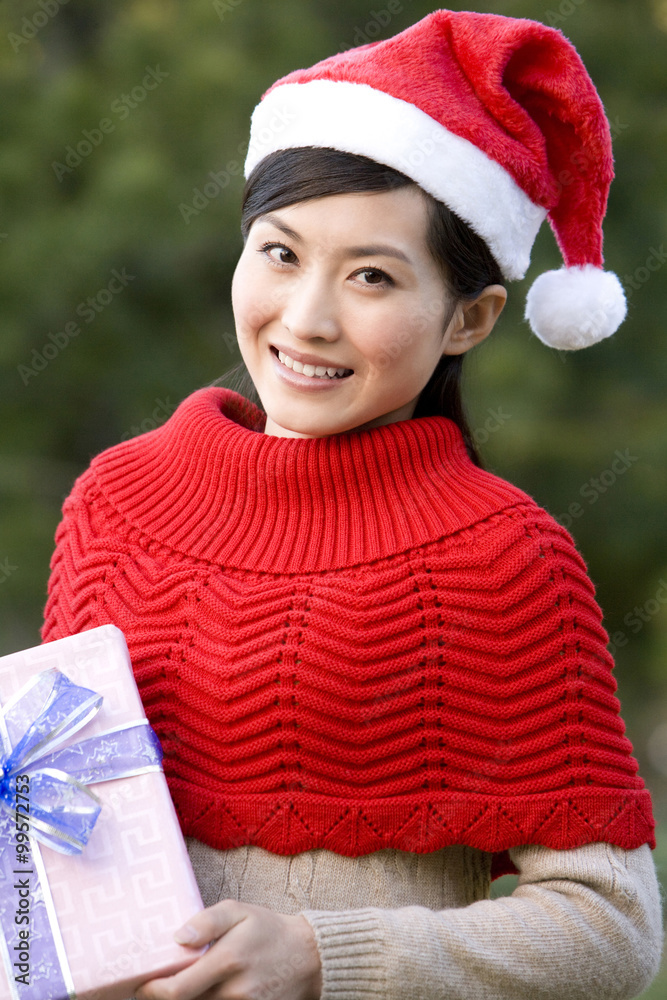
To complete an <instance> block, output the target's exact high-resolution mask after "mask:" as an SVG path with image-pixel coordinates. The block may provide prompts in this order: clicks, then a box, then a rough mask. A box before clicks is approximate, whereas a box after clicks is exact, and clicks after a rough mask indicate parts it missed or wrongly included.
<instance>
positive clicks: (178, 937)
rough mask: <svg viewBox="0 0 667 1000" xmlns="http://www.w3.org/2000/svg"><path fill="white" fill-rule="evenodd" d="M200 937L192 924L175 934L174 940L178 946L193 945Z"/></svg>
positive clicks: (185, 925)
mask: <svg viewBox="0 0 667 1000" xmlns="http://www.w3.org/2000/svg"><path fill="white" fill-rule="evenodd" d="M198 937H199V935H198V934H197V931H196V930H195V929H194V927H193V926H192V924H183V926H182V927H179V929H178V930H177V931H176V933H175V934H174V940H175V941H176V942H177V943H178V944H192V943H193V941H196V940H197V938H198Z"/></svg>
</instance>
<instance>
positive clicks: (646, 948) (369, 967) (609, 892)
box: [303, 843, 662, 1000]
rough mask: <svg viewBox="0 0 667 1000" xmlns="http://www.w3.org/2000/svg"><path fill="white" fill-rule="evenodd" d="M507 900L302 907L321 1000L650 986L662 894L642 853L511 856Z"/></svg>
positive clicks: (494, 996) (590, 998) (576, 997)
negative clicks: (512, 882)
mask: <svg viewBox="0 0 667 1000" xmlns="http://www.w3.org/2000/svg"><path fill="white" fill-rule="evenodd" d="M510 854H511V857H512V861H513V862H514V864H515V865H516V867H517V869H518V871H519V880H518V885H517V888H516V889H515V891H514V892H513V893H512V895H511V896H507V897H502V898H500V899H496V900H480V901H478V902H476V903H472V904H471V905H470V906H467V907H463V908H461V909H448V910H441V911H433V910H430V909H427V908H426V907H422V906H408V907H403V908H402V909H395V910H384V909H376V908H371V907H369V908H367V909H360V910H348V911H343V912H338V913H332V912H326V911H317V910H305V911H303V915H304V916H305V917H306V919H307V920H308V921H309V922H310V924H311V926H312V927H313V930H314V933H315V936H316V940H317V944H318V948H319V951H320V957H321V960H322V978H323V991H322V995H321V1000H371V998H378V1000H379V998H382V1000H403V998H405V996H406V984H409V987H408V988H407V992H409V995H410V997H411V1000H538V998H539V1000H596V998H599V1000H630V998H631V997H636V996H638V995H639V994H640V993H641V992H642V990H644V989H646V987H647V986H648V985H649V983H650V982H651V981H652V979H653V978H654V977H655V975H656V973H657V971H658V968H659V965H660V957H661V949H662V916H661V907H660V891H659V887H658V882H657V877H656V872H655V867H654V864H653V859H652V856H651V850H650V848H649V847H648V845H647V844H644V845H643V846H642V847H638V848H635V849H634V850H628V851H626V850H623V849H622V848H620V847H616V846H614V845H611V844H607V843H594V844H587V845H585V846H583V847H579V848H576V849H573V850H564V851H557V850H552V849H550V848H546V847H541V846H537V845H529V846H524V847H517V848H513V849H512V850H511V851H510Z"/></svg>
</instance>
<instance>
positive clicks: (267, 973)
mask: <svg viewBox="0 0 667 1000" xmlns="http://www.w3.org/2000/svg"><path fill="white" fill-rule="evenodd" d="M174 937H175V938H176V940H177V941H178V942H179V943H180V944H188V945H192V946H193V947H197V948H199V947H201V946H202V945H204V944H207V943H208V942H209V941H213V944H212V945H211V947H210V948H209V949H208V951H207V952H205V953H204V954H203V955H202V956H201V958H199V959H198V960H197V961H196V962H195V963H194V964H193V965H191V966H190V967H189V968H187V969H183V971H182V972H178V973H177V974H176V975H175V976H169V977H168V978H166V979H151V980H150V982H147V983H144V984H143V985H142V986H141V988H140V989H138V990H137V991H136V998H137V1000H193V998H194V997H202V998H206V1000H319V997H320V993H321V991H322V985H321V966H320V958H319V953H318V950H317V945H316V943H315V935H314V934H313V930H312V928H311V926H310V924H309V923H308V921H307V920H306V919H305V917H302V916H301V915H300V914H296V915H294V916H290V915H288V914H285V913H276V912H274V911H273V910H268V909H266V908H265V907H263V906H251V905H250V904H249V903H238V902H236V900H232V899H226V900H223V901H222V902H221V903H217V904H216V905H215V906H210V907H208V909H206V910H202V911H201V913H198V914H197V915H196V916H194V917H193V918H192V919H191V920H190V921H189V922H188V923H187V924H186V925H185V926H184V927H182V928H181V929H180V931H177V932H176V934H175V935H174Z"/></svg>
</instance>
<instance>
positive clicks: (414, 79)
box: [245, 10, 626, 350]
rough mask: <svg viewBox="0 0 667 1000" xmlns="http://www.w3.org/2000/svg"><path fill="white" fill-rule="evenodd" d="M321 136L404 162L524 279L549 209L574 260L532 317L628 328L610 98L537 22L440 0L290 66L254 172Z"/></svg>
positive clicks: (541, 282) (327, 143) (593, 329)
mask: <svg viewBox="0 0 667 1000" xmlns="http://www.w3.org/2000/svg"><path fill="white" fill-rule="evenodd" d="M303 146H321V147H329V148H333V149H337V150H343V151H344V152H348V153H357V154H360V155H363V156H367V157H370V158H371V159H373V160H376V161H377V162H379V163H384V164H386V165H387V166H390V167H394V168H395V169H396V170H399V171H401V173H404V174H407V176H408V177H410V178H412V180H414V181H416V183H417V184H419V185H420V186H421V187H422V188H423V189H424V190H425V191H427V192H428V193H429V194H431V195H433V197H434V198H437V199H438V200H439V201H442V202H444V203H445V204H446V205H447V206H448V207H449V208H451V209H452V211H454V212H455V213H456V214H457V215H459V216H460V217H461V218H462V219H463V220H464V221H465V222H467V223H468V225H469V226H470V227H471V228H472V229H473V230H474V231H475V232H476V233H478V234H479V236H481V237H482V238H483V239H484V240H485V241H486V243H487V245H488V246H489V249H490V250H491V252H492V253H493V255H494V257H495V258H496V260H497V262H498V264H499V266H500V269H501V271H502V273H503V275H504V276H505V278H508V279H518V278H522V277H523V276H524V274H525V273H526V270H527V268H528V264H529V262H530V250H531V247H532V245H533V242H534V240H535V237H536V235H537V231H538V229H539V227H540V225H541V224H542V222H543V221H544V219H545V218H548V220H549V223H550V225H551V228H552V229H553V231H554V234H555V236H556V240H557V242H558V245H559V247H560V250H561V253H562V255H563V260H564V264H565V266H564V267H563V268H561V269H559V270H557V271H548V272H546V273H545V274H542V275H540V277H538V279H537V280H536V281H535V283H534V284H533V286H532V288H531V289H530V291H529V293H528V297H527V304H526V319H527V320H528V321H529V323H530V325H531V327H532V329H533V331H534V332H535V333H536V334H537V336H538V337H539V338H540V339H541V340H542V341H543V342H544V343H545V344H548V345H550V346H552V347H557V348H561V349H566V350H575V349H577V348H580V347H587V346H588V345H589V344H593V343H596V342H597V341H599V340H602V339H603V338H604V337H608V336H610V335H611V334H612V333H614V332H615V331H616V330H617V329H618V327H619V326H620V324H621V323H622V322H623V319H624V318H625V314H626V302H625V295H624V293H623V288H622V285H621V283H620V281H619V280H618V278H617V276H616V275H615V274H612V273H611V272H605V271H603V270H602V263H603V258H602V220H603V218H604V214H605V209H606V205H607V196H608V193H609V185H610V183H611V180H612V177H613V175H614V172H613V160H612V151H611V135H610V131H609V123H608V122H607V118H606V116H605V113H604V108H603V106H602V102H601V101H600V98H599V96H598V94H597V91H596V89H595V86H594V85H593V82H592V80H591V79H590V77H589V75H588V73H587V71H586V68H585V67H584V65H583V63H582V61H581V59H580V57H579V55H578V54H577V52H576V50H575V48H574V46H573V45H572V44H571V43H570V42H569V41H568V39H567V38H565V36H564V35H563V34H562V32H560V31H559V30H557V29H555V28H549V27H546V26H545V25H543V24H540V23H538V22H536V21H530V20H525V19H517V18H511V17H502V16H500V15H497V14H475V13H470V12H467V11H460V12H456V11H449V10H436V11H434V12H433V13H432V14H429V15H428V16H427V17H425V18H423V19H422V20H421V21H418V22H417V24H414V25H412V26H411V27H410V28H407V29H406V30H405V31H402V32H400V34H398V35H395V36H394V37H393V38H389V39H387V40H386V41H380V42H371V43H370V44H368V45H361V46H359V47H357V48H353V49H348V50H347V51H346V52H342V53H340V54H338V55H335V56H332V57H330V58H328V59H324V60H322V61H321V62H318V63H316V64H315V65H314V66H312V67H311V68H310V69H300V70H296V71H294V72H293V73H290V74H289V75H287V76H285V77H283V78H282V79H280V80H278V81H277V82H276V83H275V84H273V86H272V87H270V88H269V89H268V90H267V91H266V93H265V94H264V95H263V97H262V100H261V102H260V103H259V104H258V105H257V107H256V108H255V110H254V112H253V116H252V123H251V133H250V144H249V148H248V156H247V159H246V163H245V175H246V177H247V176H248V175H249V174H250V173H251V171H252V170H253V168H254V167H255V166H256V165H257V164H258V163H259V162H260V161H261V160H262V159H263V158H264V157H265V156H267V155H269V154H270V153H273V152H275V151H277V150H282V149H289V148H294V147H303Z"/></svg>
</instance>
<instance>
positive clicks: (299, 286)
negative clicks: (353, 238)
mask: <svg viewBox="0 0 667 1000" xmlns="http://www.w3.org/2000/svg"><path fill="white" fill-rule="evenodd" d="M281 318H282V322H283V326H284V327H285V329H286V330H288V331H289V332H290V333H291V334H292V336H293V337H301V338H303V339H304V340H307V339H309V338H311V337H325V338H327V339H330V338H332V337H336V336H338V333H339V329H340V325H339V318H338V308H337V304H336V297H335V294H334V292H333V290H332V288H331V286H330V281H328V280H327V279H326V277H325V276H323V275H318V274H315V273H311V274H305V275H303V276H302V277H300V279H299V281H296V282H295V283H294V285H293V286H292V287H291V288H290V290H289V293H288V297H287V299H286V301H285V303H284V306H283V312H282V317H281Z"/></svg>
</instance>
